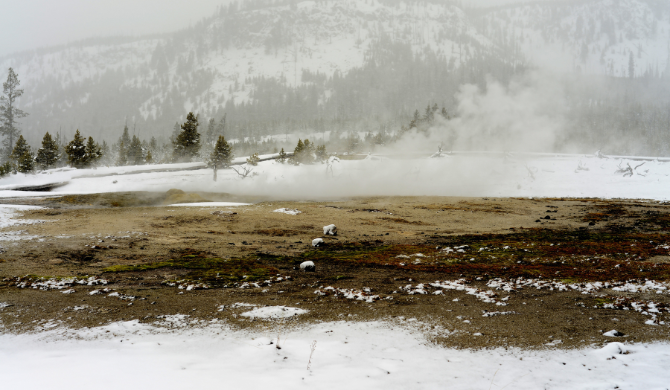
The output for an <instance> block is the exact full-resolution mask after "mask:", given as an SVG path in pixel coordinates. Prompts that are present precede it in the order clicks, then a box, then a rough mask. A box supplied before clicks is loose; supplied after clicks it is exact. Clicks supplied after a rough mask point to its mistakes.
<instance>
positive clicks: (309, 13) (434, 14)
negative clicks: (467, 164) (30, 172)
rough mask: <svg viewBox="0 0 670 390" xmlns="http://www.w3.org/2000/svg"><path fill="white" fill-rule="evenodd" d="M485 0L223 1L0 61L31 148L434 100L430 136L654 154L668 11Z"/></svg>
mask: <svg viewBox="0 0 670 390" xmlns="http://www.w3.org/2000/svg"><path fill="white" fill-rule="evenodd" d="M496 4H501V3H499V2H496ZM489 5H490V2H489V3H487V2H486V1H479V2H473V3H467V4H465V5H461V3H460V2H449V1H422V2H404V1H399V0H365V1H354V0H341V1H304V2H295V1H251V2H244V3H242V4H241V5H239V4H237V3H232V4H230V5H228V6H223V7H220V8H219V10H218V11H217V12H216V13H215V14H213V15H212V16H210V17H208V18H206V19H203V20H201V21H200V22H198V23H197V24H195V25H193V26H192V27H190V28H188V29H185V30H181V31H178V32H175V33H171V34H166V35H158V36H145V37H117V38H96V39H89V40H84V41H80V42H78V43H74V44H69V45H65V46H59V47H53V48H48V49H41V50H36V51H30V52H23V53H18V54H13V55H8V56H6V57H4V58H2V59H0V67H1V68H3V69H6V68H8V67H13V68H14V69H15V71H16V72H17V73H18V74H19V77H20V79H21V85H22V87H23V88H24V89H25V94H24V96H23V98H22V100H21V102H20V105H21V107H22V108H23V109H24V110H25V111H27V112H29V113H30V116H29V117H27V118H25V119H23V122H22V125H21V127H22V130H23V133H24V134H25V135H26V136H27V138H28V139H29V141H30V142H32V143H37V142H38V140H39V139H40V138H41V136H42V135H43V134H44V132H45V131H51V132H57V131H59V129H60V131H61V132H62V135H63V137H64V138H66V139H69V138H71V137H72V134H73V133H74V131H75V130H76V129H81V130H82V131H83V132H85V134H87V135H93V136H94V137H96V139H105V140H107V141H109V142H112V141H114V140H116V139H117V138H118V137H119V136H120V134H121V131H122V129H123V126H124V124H126V123H127V124H128V126H129V127H130V128H131V130H132V129H134V130H135V132H136V133H137V134H140V136H141V137H142V138H150V137H151V136H155V137H156V138H157V139H158V140H159V141H160V142H167V141H168V140H169V137H170V136H171V135H172V134H173V127H174V124H175V122H183V119H184V117H185V114H186V113H187V112H189V111H193V112H197V113H199V115H200V118H201V123H203V124H204V123H205V122H206V121H208V120H209V119H210V118H214V119H215V120H216V121H217V123H220V122H222V118H223V116H224V115H225V116H226V122H225V124H226V125H225V129H224V128H223V127H221V128H222V129H223V130H222V131H224V132H225V135H226V137H227V138H235V137H240V136H254V137H259V136H262V135H270V134H282V133H287V132H292V133H293V132H297V131H326V130H333V131H338V132H343V131H350V130H357V131H363V132H376V131H385V132H395V131H398V130H399V129H400V128H401V126H402V125H407V123H408V122H409V121H410V119H411V118H412V115H413V113H414V111H415V110H417V109H419V110H420V111H421V113H422V114H423V110H424V108H425V107H426V106H427V105H431V106H432V105H433V104H437V105H438V106H440V107H445V108H446V111H447V112H448V113H449V116H450V117H451V118H454V117H455V118H457V120H456V121H451V123H442V124H438V125H435V126H434V128H433V129H432V130H431V131H432V134H438V135H437V138H439V139H440V141H444V142H447V141H448V140H450V139H452V140H453V139H463V135H464V134H467V135H469V134H473V133H474V134H476V135H477V134H479V135H481V136H485V135H486V134H487V133H491V132H496V131H497V130H496V128H497V129H498V130H500V131H501V132H502V133H500V132H498V133H500V134H503V135H505V134H507V133H505V131H508V130H509V129H514V128H516V130H514V133H515V134H520V139H528V140H531V142H529V143H530V144H531V145H529V148H530V149H535V150H544V151H547V150H561V151H593V150H592V149H593V148H605V149H606V151H608V152H611V153H645V154H652V155H664V154H667V153H668V144H669V142H668V138H669V137H670V135H668V131H667V129H668V128H669V127H670V114H669V113H668V111H667V104H668V97H669V96H670V95H669V94H668V91H669V87H670V82H669V81H668V80H669V79H670V77H669V76H670V71H669V65H670V63H669V61H668V55H669V53H670V50H669V49H668V48H669V45H670V5H669V4H668V3H667V2H664V1H656V0H593V1H542V2H530V3H526V2H524V3H518V2H514V3H512V4H503V5H500V6H496V7H489ZM492 87H493V88H492ZM482 102H487V104H481V103H482ZM494 107H498V108H500V107H503V109H502V110H498V111H496V110H495V109H493V108H494ZM505 107H506V108H505ZM501 114H504V115H506V116H507V118H502V117H501ZM473 118H475V119H474V120H473ZM519 118H520V119H521V122H519V121H517V119H519ZM475 122H476V123H475ZM538 126H539V127H541V129H540V131H541V132H544V133H546V137H544V136H543V137H541V139H542V141H538V142H535V141H533V140H535V139H536V138H537V137H535V136H536V135H537V134H536V132H537V127H538ZM547 126H548V127H547ZM473 129H475V130H476V129H480V130H481V129H483V130H484V131H483V132H482V131H474V132H473ZM449 134H451V135H449ZM531 134H532V135H533V136H532V137H529V136H527V135H531ZM447 147H450V148H453V147H459V148H469V149H473V148H474V149H476V148H477V143H476V142H475V143H472V142H470V143H467V142H465V143H463V142H461V143H458V142H455V143H453V144H451V145H447Z"/></svg>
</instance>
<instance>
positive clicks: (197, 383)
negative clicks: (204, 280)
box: [0, 309, 670, 390]
mask: <svg viewBox="0 0 670 390" xmlns="http://www.w3.org/2000/svg"><path fill="white" fill-rule="evenodd" d="M258 310H260V309H258ZM167 317H170V318H167ZM164 321H165V324H166V325H165V326H176V327H177V330H168V329H167V328H162V327H153V326H149V325H146V324H140V323H138V322H137V321H130V322H120V323H114V324H111V325H108V326H104V327H99V328H91V329H81V330H76V331H75V330H68V329H61V328H58V327H53V328H51V329H49V330H45V331H43V332H41V333H34V334H23V335H11V334H6V333H5V334H2V335H0V345H2V348H0V367H2V368H3V370H2V372H3V374H2V376H3V383H4V384H5V385H7V386H8V387H11V388H13V387H19V386H20V387H21V388H22V389H27V390H30V389H44V388H53V387H62V385H63V384H65V383H67V388H68V389H73V390H76V389H90V388H91V386H93V387H95V388H96V389H115V390H116V389H120V388H135V389H139V388H147V389H185V388H208V387H221V384H222V383H225V384H226V386H225V387H226V388H228V387H229V388H237V387H245V388H273V389H295V388H309V389H333V388H359V389H361V388H370V389H378V388H384V389H388V390H392V389H403V390H404V389H409V388H411V389H450V390H459V389H488V388H496V389H499V388H503V387H505V386H508V387H507V388H513V389H518V390H525V389H543V388H551V389H577V390H578V389H613V388H617V386H618V387H619V388H624V389H626V388H628V389H659V390H660V389H665V388H667V385H668V383H670V371H668V370H667V367H670V352H669V351H670V348H669V346H668V345H667V344H645V345H623V344H621V343H612V344H609V345H606V346H605V347H604V348H587V349H582V350H569V351H562V350H557V349H554V347H551V349H547V350H543V351H522V350H518V349H511V350H508V351H505V350H503V349H495V350H480V351H472V350H454V349H448V348H441V347H437V346H435V345H432V344H430V343H428V342H426V340H425V338H424V337H422V336H421V335H420V334H419V333H418V332H414V331H411V330H409V329H407V328H403V329H401V328H400V327H399V326H398V325H397V324H396V325H392V324H385V323H380V322H372V323H349V322H335V323H321V324H318V325H315V326H312V327H307V328H303V329H299V330H295V331H288V332H287V331H281V330H276V331H260V332H258V333H253V332H242V331H233V330H231V329H229V328H228V327H227V326H225V325H220V324H219V323H218V322H215V323H209V324H207V325H203V326H202V327H197V328H188V327H185V324H187V323H193V322H197V321H195V320H192V319H190V318H189V317H188V316H184V315H181V316H166V318H165V319H164ZM53 325H54V324H49V326H48V327H51V326H53ZM45 327H46V326H45ZM277 336H279V346H280V349H278V348H277V339H276V338H277ZM473 337H475V336H473ZM476 337H480V338H481V337H486V335H485V334H484V335H481V336H476ZM315 341H316V346H315V348H314V351H313V353H312V349H311V347H310V346H311V345H313V343H314V342H315ZM310 354H311V365H310V369H309V370H308V369H307V364H308V362H309V361H310ZM105 373H115V374H114V375H105ZM102 377H104V380H101V379H100V378H102ZM28 378H29V379H28ZM222 381H223V382H222ZM59 384H60V385H59Z"/></svg>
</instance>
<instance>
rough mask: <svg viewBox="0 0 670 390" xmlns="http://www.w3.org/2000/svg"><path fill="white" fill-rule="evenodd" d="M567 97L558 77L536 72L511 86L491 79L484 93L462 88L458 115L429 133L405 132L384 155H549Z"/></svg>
mask: <svg viewBox="0 0 670 390" xmlns="http://www.w3.org/2000/svg"><path fill="white" fill-rule="evenodd" d="M564 96H565V92H564V90H563V87H562V85H561V83H560V82H558V80H557V79H556V77H555V76H554V77H551V76H549V75H546V74H542V73H539V72H531V73H529V74H528V75H526V76H523V77H520V78H517V79H515V80H512V81H511V82H510V84H509V86H504V85H502V84H500V83H499V82H497V81H494V80H492V79H489V80H488V82H487V85H486V88H485V90H483V89H481V88H479V87H478V86H476V85H472V84H466V85H463V86H462V87H461V88H460V89H459V91H458V93H457V94H456V96H455V97H456V100H457V106H456V115H455V116H454V118H453V119H451V120H444V119H442V117H441V116H439V115H438V116H437V121H436V123H435V125H434V126H433V127H431V128H430V129H428V131H427V132H421V131H416V130H413V131H409V132H407V133H406V134H405V136H404V137H403V139H402V140H401V141H400V142H398V145H397V146H395V147H392V148H391V149H388V150H387V151H388V152H394V151H395V152H397V151H398V149H399V148H401V149H402V150H403V151H407V150H414V151H422V152H424V153H425V152H427V151H428V150H435V149H436V145H442V148H443V149H444V150H458V151H499V152H551V151H553V150H554V146H555V142H556V139H557V136H558V135H559V134H560V132H561V131H563V129H564V126H565V122H566V121H565V116H564V115H565V106H566V104H565V100H564Z"/></svg>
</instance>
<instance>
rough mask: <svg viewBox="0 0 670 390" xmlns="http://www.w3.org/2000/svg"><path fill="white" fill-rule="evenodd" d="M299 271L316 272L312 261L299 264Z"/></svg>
mask: <svg viewBox="0 0 670 390" xmlns="http://www.w3.org/2000/svg"><path fill="white" fill-rule="evenodd" d="M300 270H301V271H305V272H314V271H316V266H315V265H314V262H313V261H303V262H302V263H300Z"/></svg>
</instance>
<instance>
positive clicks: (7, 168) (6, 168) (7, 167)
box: [0, 161, 14, 177]
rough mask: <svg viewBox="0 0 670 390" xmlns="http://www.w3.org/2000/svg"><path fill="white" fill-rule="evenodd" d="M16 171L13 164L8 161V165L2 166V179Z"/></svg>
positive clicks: (0, 167)
mask: <svg viewBox="0 0 670 390" xmlns="http://www.w3.org/2000/svg"><path fill="white" fill-rule="evenodd" d="M13 171H14V167H13V166H12V163H11V162H9V161H7V162H6V163H4V164H2V165H0V177H3V176H7V175H9V174H10V173H12V172H13Z"/></svg>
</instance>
